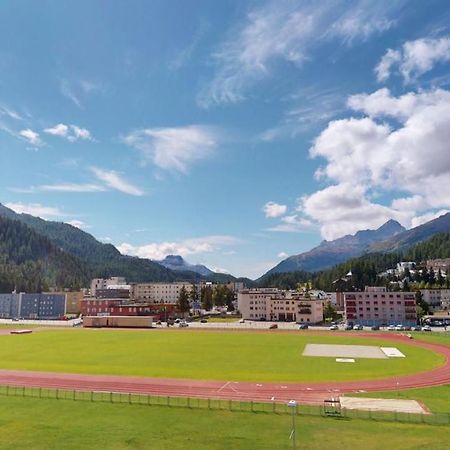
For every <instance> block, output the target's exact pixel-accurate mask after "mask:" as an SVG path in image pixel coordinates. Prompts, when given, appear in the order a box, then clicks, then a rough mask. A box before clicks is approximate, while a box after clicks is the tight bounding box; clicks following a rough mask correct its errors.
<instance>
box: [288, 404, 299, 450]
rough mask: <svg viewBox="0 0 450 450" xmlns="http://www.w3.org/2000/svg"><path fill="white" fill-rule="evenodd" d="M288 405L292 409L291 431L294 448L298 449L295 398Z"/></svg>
mask: <svg viewBox="0 0 450 450" xmlns="http://www.w3.org/2000/svg"><path fill="white" fill-rule="evenodd" d="M288 406H289V407H290V408H291V411H292V431H291V439H292V449H293V450H296V448H297V447H296V442H295V441H296V438H295V416H296V415H297V402H296V401H295V400H290V401H289V402H288Z"/></svg>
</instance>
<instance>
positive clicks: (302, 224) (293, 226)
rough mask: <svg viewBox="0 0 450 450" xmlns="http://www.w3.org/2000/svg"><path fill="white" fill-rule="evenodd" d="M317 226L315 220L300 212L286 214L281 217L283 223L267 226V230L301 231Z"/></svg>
mask: <svg viewBox="0 0 450 450" xmlns="http://www.w3.org/2000/svg"><path fill="white" fill-rule="evenodd" d="M313 228H315V224H314V222H312V221H311V220H309V219H306V218H304V217H300V216H299V215H298V214H293V215H290V216H284V217H282V218H281V223H279V224H277V225H275V226H273V227H270V228H267V231H278V232H282V233H300V232H303V231H307V230H311V229H313Z"/></svg>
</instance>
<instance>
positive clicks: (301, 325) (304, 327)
mask: <svg viewBox="0 0 450 450" xmlns="http://www.w3.org/2000/svg"><path fill="white" fill-rule="evenodd" d="M298 329H299V330H307V329H308V324H307V323H301V324H300V325H299V326H298Z"/></svg>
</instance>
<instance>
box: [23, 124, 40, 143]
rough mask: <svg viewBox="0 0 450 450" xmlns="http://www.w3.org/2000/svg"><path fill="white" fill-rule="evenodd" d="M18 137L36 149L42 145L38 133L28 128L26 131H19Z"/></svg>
mask: <svg viewBox="0 0 450 450" xmlns="http://www.w3.org/2000/svg"><path fill="white" fill-rule="evenodd" d="M19 135H20V136H22V137H23V138H24V139H26V140H27V141H28V142H29V143H30V144H32V145H35V146H37V147H39V146H40V145H42V140H41V138H40V137H39V133H37V132H36V131H33V130H31V129H30V128H27V129H26V130H21V131H20V132H19Z"/></svg>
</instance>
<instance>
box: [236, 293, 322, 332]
mask: <svg viewBox="0 0 450 450" xmlns="http://www.w3.org/2000/svg"><path fill="white" fill-rule="evenodd" d="M324 303H325V300H324V299H320V298H311V297H310V296H309V295H308V294H302V293H299V292H297V291H282V290H278V289H244V290H242V291H240V292H239V293H238V309H239V311H240V313H241V314H242V317H243V318H244V319H248V320H270V321H283V322H298V323H311V324H313V323H319V322H322V321H323V309H324Z"/></svg>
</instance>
